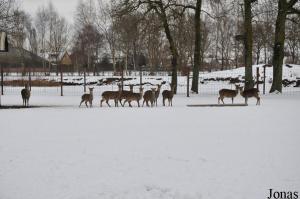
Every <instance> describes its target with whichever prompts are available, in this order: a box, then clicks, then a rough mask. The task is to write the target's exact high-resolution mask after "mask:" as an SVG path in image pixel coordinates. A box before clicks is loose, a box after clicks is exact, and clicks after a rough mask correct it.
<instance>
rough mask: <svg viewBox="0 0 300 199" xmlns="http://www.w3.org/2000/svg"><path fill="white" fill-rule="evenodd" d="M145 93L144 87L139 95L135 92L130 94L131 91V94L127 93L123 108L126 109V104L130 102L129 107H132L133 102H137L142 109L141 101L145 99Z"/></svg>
mask: <svg viewBox="0 0 300 199" xmlns="http://www.w3.org/2000/svg"><path fill="white" fill-rule="evenodd" d="M143 92H144V88H142V87H141V88H140V92H139V93H134V92H130V91H129V93H126V94H125V95H124V98H125V101H124V103H123V105H122V106H123V107H124V105H125V104H126V102H128V104H129V107H132V105H131V102H132V101H136V102H137V104H138V107H140V100H141V99H142V97H143Z"/></svg>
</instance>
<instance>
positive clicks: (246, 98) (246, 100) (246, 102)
mask: <svg viewBox="0 0 300 199" xmlns="http://www.w3.org/2000/svg"><path fill="white" fill-rule="evenodd" d="M245 104H246V105H248V97H245Z"/></svg>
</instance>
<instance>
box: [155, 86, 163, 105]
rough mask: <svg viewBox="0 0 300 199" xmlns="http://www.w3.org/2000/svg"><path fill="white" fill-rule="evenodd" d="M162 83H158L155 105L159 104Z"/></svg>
mask: <svg viewBox="0 0 300 199" xmlns="http://www.w3.org/2000/svg"><path fill="white" fill-rule="evenodd" d="M161 86H162V84H157V90H156V91H155V105H156V106H157V99H158V97H159V94H160V89H161Z"/></svg>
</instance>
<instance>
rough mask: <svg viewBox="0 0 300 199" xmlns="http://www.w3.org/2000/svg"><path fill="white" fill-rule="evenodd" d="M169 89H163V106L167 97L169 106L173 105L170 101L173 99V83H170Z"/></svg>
mask: <svg viewBox="0 0 300 199" xmlns="http://www.w3.org/2000/svg"><path fill="white" fill-rule="evenodd" d="M170 86H171V90H164V91H163V92H162V96H163V106H165V100H166V99H168V101H169V106H173V104H172V101H173V96H174V92H175V91H174V90H175V85H170Z"/></svg>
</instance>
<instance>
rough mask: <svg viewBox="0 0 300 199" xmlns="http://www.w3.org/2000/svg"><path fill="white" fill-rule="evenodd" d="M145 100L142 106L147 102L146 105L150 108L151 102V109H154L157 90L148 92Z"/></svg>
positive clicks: (153, 89) (152, 89)
mask: <svg viewBox="0 0 300 199" xmlns="http://www.w3.org/2000/svg"><path fill="white" fill-rule="evenodd" d="M143 98H144V101H143V105H142V106H144V104H145V102H146V105H147V106H148V107H149V102H150V103H151V107H153V106H154V104H155V99H156V89H155V88H151V90H148V91H146V92H145V94H144V96H143Z"/></svg>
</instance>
